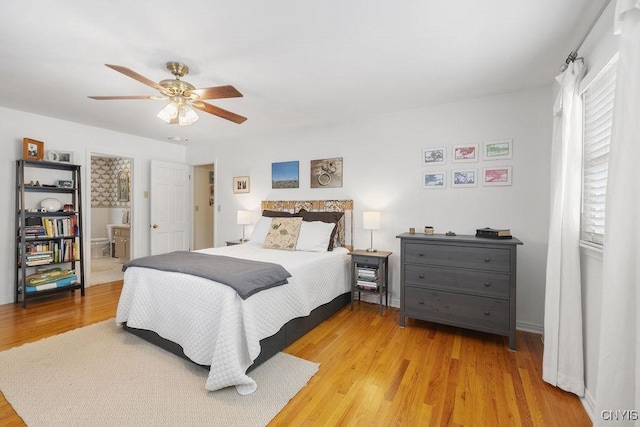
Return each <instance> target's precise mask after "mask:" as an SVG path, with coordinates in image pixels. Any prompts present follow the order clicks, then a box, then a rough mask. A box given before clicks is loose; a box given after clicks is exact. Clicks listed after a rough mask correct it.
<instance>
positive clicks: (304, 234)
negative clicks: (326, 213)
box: [296, 221, 336, 252]
mask: <svg viewBox="0 0 640 427" xmlns="http://www.w3.org/2000/svg"><path fill="white" fill-rule="evenodd" d="M335 226H336V224H335V223H333V222H322V221H302V225H301V226H300V233H299V234H298V242H297V243H296V251H308V252H326V251H327V249H328V248H329V241H330V240H331V233H332V232H333V229H334V227H335Z"/></svg>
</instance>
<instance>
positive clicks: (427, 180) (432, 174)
mask: <svg viewBox="0 0 640 427" xmlns="http://www.w3.org/2000/svg"><path fill="white" fill-rule="evenodd" d="M422 188H447V173H446V172H445V171H426V172H424V173H423V174H422Z"/></svg>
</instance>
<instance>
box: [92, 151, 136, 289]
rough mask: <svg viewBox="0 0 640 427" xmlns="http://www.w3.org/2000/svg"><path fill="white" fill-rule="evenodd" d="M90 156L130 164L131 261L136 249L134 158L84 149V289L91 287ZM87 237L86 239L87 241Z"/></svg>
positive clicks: (127, 155) (121, 153)
mask: <svg viewBox="0 0 640 427" xmlns="http://www.w3.org/2000/svg"><path fill="white" fill-rule="evenodd" d="M92 156H96V157H123V158H127V159H129V161H130V163H131V170H130V171H129V172H130V173H129V194H130V196H129V198H130V200H129V202H130V204H131V205H130V206H129V224H130V226H131V228H130V234H131V237H130V239H131V241H130V243H129V249H130V255H131V259H133V258H134V257H135V254H136V248H135V245H134V242H135V234H136V231H135V230H136V228H137V227H135V226H134V224H135V209H134V204H135V201H134V199H135V197H133V196H134V194H136V192H135V188H136V185H137V181H138V180H137V177H136V174H135V170H136V169H135V157H134V156H132V155H131V153H123V152H121V151H111V150H98V149H95V148H90V147H87V149H86V153H85V158H86V159H85V165H86V166H85V168H84V173H83V177H82V181H83V182H84V183H85V184H84V185H83V187H84V188H83V189H82V192H83V194H82V201H83V205H84V206H83V207H82V212H83V218H82V219H83V226H84V230H82V235H83V236H85V237H84V240H85V244H84V254H82V256H83V258H82V259H83V261H84V262H83V265H82V266H83V268H84V277H85V282H86V283H85V287H90V286H91V157H92ZM87 236H88V239H87Z"/></svg>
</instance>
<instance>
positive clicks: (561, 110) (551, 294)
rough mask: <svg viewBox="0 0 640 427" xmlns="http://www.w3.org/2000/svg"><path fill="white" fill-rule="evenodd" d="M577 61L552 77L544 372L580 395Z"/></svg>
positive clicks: (579, 66)
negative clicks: (554, 83) (556, 87)
mask: <svg viewBox="0 0 640 427" xmlns="http://www.w3.org/2000/svg"><path fill="white" fill-rule="evenodd" d="M583 70H584V67H583V64H582V62H581V61H577V62H572V63H570V64H569V67H568V68H567V70H566V71H565V72H564V73H562V74H560V75H559V76H558V77H556V80H557V81H558V83H560V91H559V93H558V97H557V99H556V102H555V105H554V122H553V141H552V146H551V183H552V185H551V217H550V224H549V247H548V250H547V278H546V289H545V310H544V355H543V362H542V378H543V379H544V380H545V381H546V382H548V383H550V384H552V385H554V386H557V387H560V388H562V389H564V390H566V391H570V392H572V393H575V394H577V395H578V396H582V395H583V394H584V363H583V360H584V358H583V347H582V291H581V287H580V195H581V187H582V99H581V97H580V94H579V85H580V80H582V75H583Z"/></svg>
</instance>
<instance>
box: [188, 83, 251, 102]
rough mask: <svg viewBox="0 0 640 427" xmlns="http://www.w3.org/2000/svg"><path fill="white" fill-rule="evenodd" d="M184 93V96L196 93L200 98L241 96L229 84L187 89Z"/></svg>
mask: <svg viewBox="0 0 640 427" xmlns="http://www.w3.org/2000/svg"><path fill="white" fill-rule="evenodd" d="M184 94H185V96H190V95H191V94H194V95H198V97H199V98H200V99H220V98H238V97H241V96H242V94H241V93H240V92H238V90H237V89H236V88H235V87H233V86H230V85H227V86H217V87H205V88H202V89H194V90H188V91H185V93H184Z"/></svg>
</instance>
